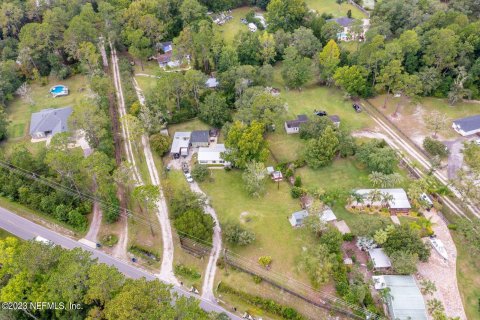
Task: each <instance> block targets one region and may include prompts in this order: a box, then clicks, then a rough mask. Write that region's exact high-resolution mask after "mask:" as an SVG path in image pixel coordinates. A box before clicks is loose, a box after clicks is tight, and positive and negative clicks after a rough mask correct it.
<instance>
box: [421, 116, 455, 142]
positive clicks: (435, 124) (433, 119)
mask: <svg viewBox="0 0 480 320" xmlns="http://www.w3.org/2000/svg"><path fill="white" fill-rule="evenodd" d="M423 120H424V121H425V124H426V126H427V129H428V130H430V131H432V132H433V137H434V138H435V139H436V138H437V133H438V132H439V131H442V130H445V129H446V128H447V126H448V123H449V122H450V121H449V119H448V117H447V115H446V114H445V113H441V112H440V111H437V110H434V111H432V112H429V113H428V116H424V118H423Z"/></svg>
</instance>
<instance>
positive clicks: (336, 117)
mask: <svg viewBox="0 0 480 320" xmlns="http://www.w3.org/2000/svg"><path fill="white" fill-rule="evenodd" d="M328 117H329V118H330V120H332V122H334V123H339V122H340V117H339V116H337V115H335V114H334V115H331V116H328Z"/></svg>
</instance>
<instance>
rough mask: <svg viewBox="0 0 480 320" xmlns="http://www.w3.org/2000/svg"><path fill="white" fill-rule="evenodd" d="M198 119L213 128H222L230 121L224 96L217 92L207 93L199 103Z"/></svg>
mask: <svg viewBox="0 0 480 320" xmlns="http://www.w3.org/2000/svg"><path fill="white" fill-rule="evenodd" d="M199 117H200V119H201V120H203V121H204V122H206V123H208V124H209V125H211V126H213V127H215V128H220V127H222V126H223V125H224V124H225V123H226V122H228V121H229V120H230V119H231V117H230V110H229V109H228V105H227V99H226V98H225V96H224V95H223V94H221V93H219V92H212V93H209V94H208V95H207V96H206V97H205V99H204V100H203V102H202V103H200V115H199Z"/></svg>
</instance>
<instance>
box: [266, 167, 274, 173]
mask: <svg viewBox="0 0 480 320" xmlns="http://www.w3.org/2000/svg"><path fill="white" fill-rule="evenodd" d="M267 172H268V174H272V173H274V172H275V169H274V168H273V167H267Z"/></svg>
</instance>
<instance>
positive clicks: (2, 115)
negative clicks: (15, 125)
mask: <svg viewBox="0 0 480 320" xmlns="http://www.w3.org/2000/svg"><path fill="white" fill-rule="evenodd" d="M9 124H10V121H9V120H8V116H7V113H6V112H5V110H3V107H1V106H0V141H2V140H3V139H5V138H6V137H7V129H8V125H9Z"/></svg>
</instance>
